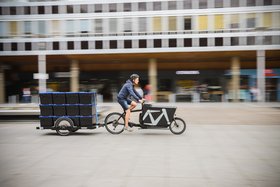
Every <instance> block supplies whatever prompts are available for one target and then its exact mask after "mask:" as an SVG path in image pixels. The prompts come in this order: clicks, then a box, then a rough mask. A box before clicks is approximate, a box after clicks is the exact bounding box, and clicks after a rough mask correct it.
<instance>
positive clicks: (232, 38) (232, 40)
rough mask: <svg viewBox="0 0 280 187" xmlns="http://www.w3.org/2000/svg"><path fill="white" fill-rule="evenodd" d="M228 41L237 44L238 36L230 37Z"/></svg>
mask: <svg viewBox="0 0 280 187" xmlns="http://www.w3.org/2000/svg"><path fill="white" fill-rule="evenodd" d="M230 43H231V45H232V46H235V45H239V38H238V37H231V38H230Z"/></svg>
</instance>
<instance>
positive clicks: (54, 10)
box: [52, 6, 58, 14]
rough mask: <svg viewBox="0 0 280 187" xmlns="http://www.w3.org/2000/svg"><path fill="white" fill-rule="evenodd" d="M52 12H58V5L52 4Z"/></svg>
mask: <svg viewBox="0 0 280 187" xmlns="http://www.w3.org/2000/svg"><path fill="white" fill-rule="evenodd" d="M52 13H53V14H58V6H52Z"/></svg>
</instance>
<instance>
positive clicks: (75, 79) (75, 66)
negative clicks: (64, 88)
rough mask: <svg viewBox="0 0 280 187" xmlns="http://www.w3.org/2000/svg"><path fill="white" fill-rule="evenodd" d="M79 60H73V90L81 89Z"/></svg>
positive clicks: (71, 82)
mask: <svg viewBox="0 0 280 187" xmlns="http://www.w3.org/2000/svg"><path fill="white" fill-rule="evenodd" d="M79 73H80V72H79V62H78V61H77V60H72V62H71V80H70V84H71V92H78V91H79Z"/></svg>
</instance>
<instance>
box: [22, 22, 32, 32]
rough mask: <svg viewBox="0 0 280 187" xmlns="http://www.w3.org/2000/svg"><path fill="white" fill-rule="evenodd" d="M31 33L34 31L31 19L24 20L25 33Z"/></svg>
mask: <svg viewBox="0 0 280 187" xmlns="http://www.w3.org/2000/svg"><path fill="white" fill-rule="evenodd" d="M31 33H32V27H31V21H24V34H31Z"/></svg>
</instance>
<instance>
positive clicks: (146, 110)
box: [104, 103, 186, 135]
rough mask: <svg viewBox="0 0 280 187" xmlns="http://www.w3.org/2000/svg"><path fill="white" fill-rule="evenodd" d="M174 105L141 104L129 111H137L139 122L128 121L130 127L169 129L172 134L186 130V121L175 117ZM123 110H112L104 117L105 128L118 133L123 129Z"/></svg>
mask: <svg viewBox="0 0 280 187" xmlns="http://www.w3.org/2000/svg"><path fill="white" fill-rule="evenodd" d="M176 109H177V108H176V107H165V106H164V107H163V106H157V105H152V104H145V103H143V104H142V108H141V109H139V110H132V111H131V112H132V113H133V112H140V113H139V123H132V122H129V124H128V125H129V126H130V127H139V128H140V129H169V130H170V131H171V132H172V133H173V134H177V135H179V134H182V133H183V132H184V131H185V130H186V123H185V121H184V120H183V119H182V118H179V117H176V116H175V112H176ZM124 119H125V111H124V112H123V113H118V112H113V113H110V114H108V115H107V117H106V118H105V124H104V125H105V128H106V129H107V131H108V132H110V133H112V134H120V133H122V132H123V131H124Z"/></svg>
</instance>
